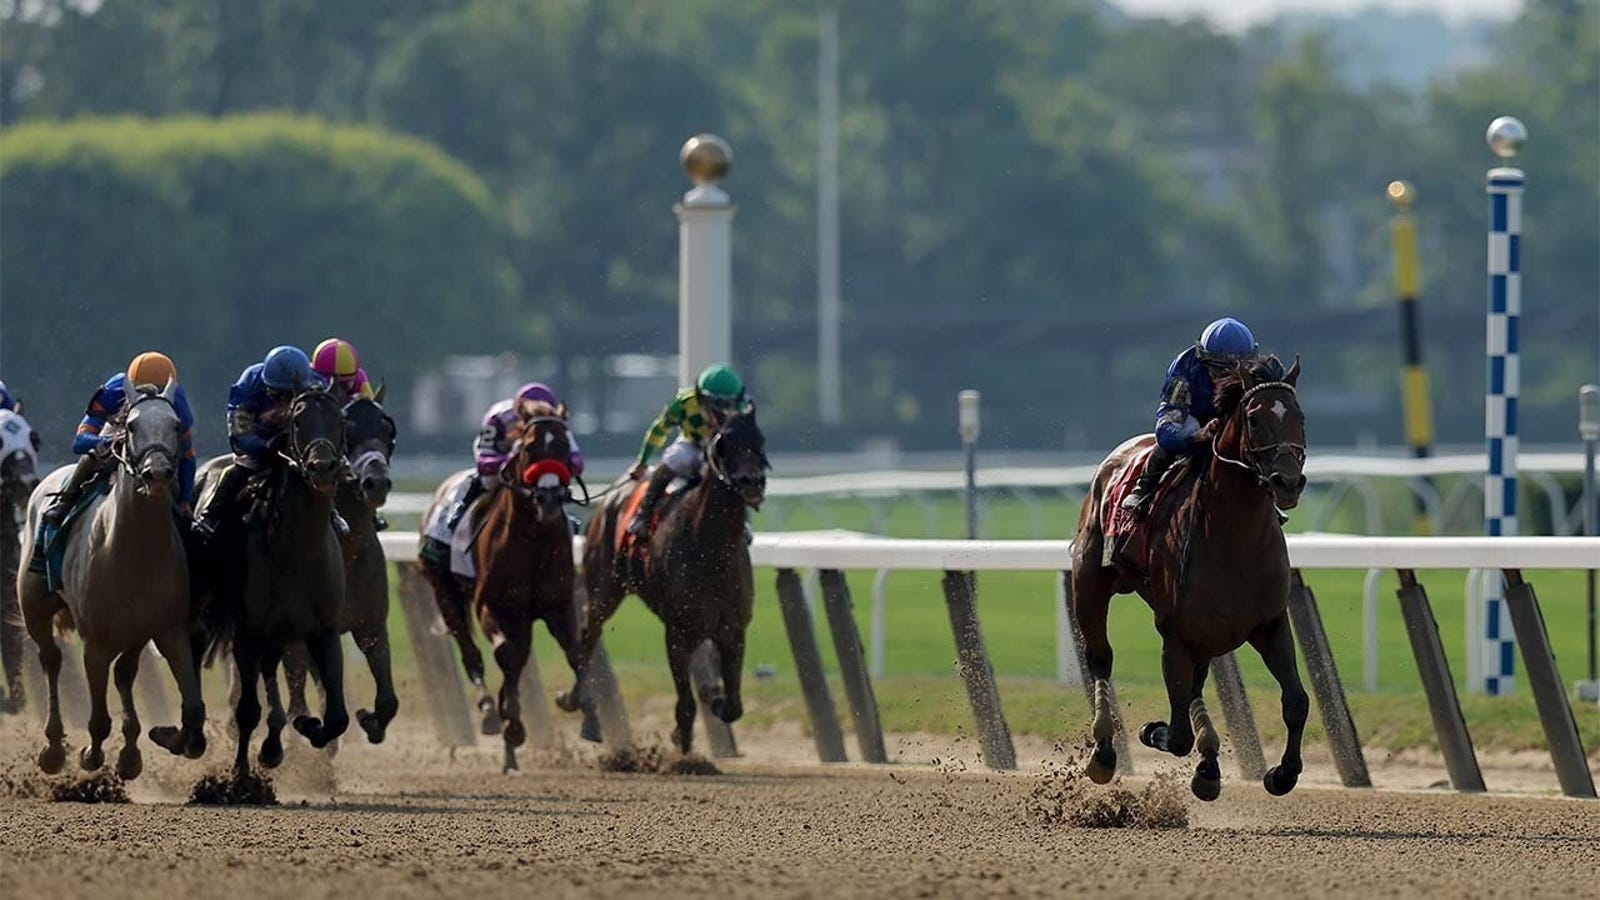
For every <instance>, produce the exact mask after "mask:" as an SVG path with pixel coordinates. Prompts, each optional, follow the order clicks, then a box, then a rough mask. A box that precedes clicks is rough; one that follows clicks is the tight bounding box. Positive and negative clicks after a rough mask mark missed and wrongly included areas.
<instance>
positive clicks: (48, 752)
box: [39, 744, 67, 775]
mask: <svg viewBox="0 0 1600 900" xmlns="http://www.w3.org/2000/svg"><path fill="white" fill-rule="evenodd" d="M66 764H67V748H66V747H64V746H62V745H61V744H51V745H50V746H48V747H46V748H44V749H43V750H41V751H39V771H41V772H43V773H45V774H46V775H56V774H59V773H60V772H61V769H62V768H63V767H64V766H66Z"/></svg>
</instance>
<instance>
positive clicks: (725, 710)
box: [711, 697, 744, 725]
mask: <svg viewBox="0 0 1600 900" xmlns="http://www.w3.org/2000/svg"><path fill="white" fill-rule="evenodd" d="M711 714H712V715H713V716H716V717H717V718H719V719H721V720H722V721H723V722H725V723H727V724H729V725H732V724H733V723H734V722H737V721H739V719H740V717H742V716H743V715H744V704H743V703H740V702H739V701H738V700H735V699H733V698H731V697H713V698H711Z"/></svg>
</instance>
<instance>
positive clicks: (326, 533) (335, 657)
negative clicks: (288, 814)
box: [197, 390, 350, 775]
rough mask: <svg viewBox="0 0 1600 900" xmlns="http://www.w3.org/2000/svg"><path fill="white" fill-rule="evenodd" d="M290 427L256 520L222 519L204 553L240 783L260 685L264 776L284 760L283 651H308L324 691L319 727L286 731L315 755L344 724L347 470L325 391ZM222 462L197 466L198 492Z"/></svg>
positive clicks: (213, 639)
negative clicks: (337, 501)
mask: <svg viewBox="0 0 1600 900" xmlns="http://www.w3.org/2000/svg"><path fill="white" fill-rule="evenodd" d="M287 419H288V425H287V428H286V433H285V437H286V438H287V442H286V443H287V450H284V451H280V452H279V462H278V463H277V464H276V465H274V466H272V467H271V468H269V469H268V470H266V471H265V472H263V473H262V475H261V476H260V477H259V478H258V480H257V483H256V488H257V492H256V493H257V496H256V499H255V502H254V504H253V512H252V513H251V514H250V515H249V516H247V517H246V519H245V521H244V522H243V524H242V525H241V524H240V523H239V520H238V519H237V517H232V516H229V517H225V519H224V523H223V524H224V526H225V528H219V529H218V531H217V534H216V535H215V536H214V537H213V538H212V539H211V541H210V544H209V547H208V548H207V550H206V552H205V554H204V557H205V559H204V562H205V572H206V575H205V579H206V589H207V592H208V593H209V602H208V603H206V604H205V606H204V613H203V616H202V619H203V621H204V623H205V631H206V640H207V641H208V644H209V649H208V656H209V657H210V658H215V657H216V655H217V654H218V653H219V652H220V651H222V650H224V649H230V648H231V650H232V653H233V660H234V665H235V667H236V669H237V673H238V682H237V688H238V691H239V696H238V700H237V705H236V706H235V709H234V720H235V722H236V723H237V724H238V727H239V746H238V750H237V753H236V754H235V757H234V772H235V774H237V775H243V774H245V773H247V772H248V771H249V768H250V760H249V756H250V735H251V732H253V731H254V730H255V727H256V725H257V724H258V723H259V722H260V720H261V701H260V698H258V697H257V696H256V682H257V679H260V680H261V682H262V683H263V685H264V687H265V689H266V694H267V702H268V704H269V706H270V708H271V714H270V715H269V716H268V717H267V737H266V740H265V741H263V742H262V745H261V754H260V761H261V764H262V765H263V766H266V767H267V768H272V767H274V766H276V765H277V764H278V763H280V762H282V761H283V742H282V737H281V733H282V731H283V726H284V724H285V723H286V721H287V716H285V715H284V713H283V711H282V710H283V706H282V703H281V701H280V699H279V694H278V677H277V672H278V663H279V661H280V660H281V659H282V656H283V649H284V645H286V644H288V643H290V642H293V641H304V642H305V644H306V649H307V651H308V652H309V653H310V656H311V661H312V663H313V665H315V666H316V669H317V673H318V675H319V676H320V677H321V681H322V686H323V693H324V707H323V716H322V718H321V719H320V720H319V719H316V718H314V717H312V716H306V715H302V716H297V717H296V718H295V720H294V727H295V730H296V731H298V732H300V733H301V734H302V735H304V736H305V737H306V740H308V741H309V742H310V743H311V746H313V747H316V748H318V749H321V748H322V747H325V746H327V745H328V744H329V743H330V742H331V741H333V740H334V739H335V738H337V737H338V736H339V735H341V734H343V733H344V731H345V729H346V728H347V727H349V724H350V717H349V714H348V713H347V712H346V710H345V698H344V656H343V654H342V653H341V651H340V647H339V614H340V612H341V610H342V609H343V607H344V596H345V575H344V559H343V554H342V551H341V549H340V547H339V540H338V537H337V535H336V534H335V533H334V529H333V524H332V521H333V505H334V494H335V493H336V492H337V491H338V488H339V482H340V481H341V480H342V478H343V477H344V473H345V469H346V463H345V458H344V444H345V441H344V429H345V424H344V412H343V410H342V409H341V408H340V406H339V402H338V401H337V400H335V399H334V398H333V397H332V396H330V395H329V394H326V393H324V392H322V391H320V390H310V391H304V392H302V393H300V394H298V395H296V396H295V397H294V399H293V400H292V401H290V404H289V408H288V415H287ZM231 462H232V457H228V456H222V457H218V458H216V459H213V460H210V461H209V462H207V463H206V464H205V465H204V466H202V467H201V470H200V474H199V476H198V478H197V481H198V482H199V484H200V487H198V488H197V492H201V493H203V492H204V490H205V489H206V486H208V485H209V484H211V483H212V482H213V481H215V480H216V478H217V477H219V476H220V474H221V472H222V469H223V468H224V467H225V466H227V465H229V464H230V463H231ZM230 520H231V521H230ZM236 573H242V578H241V577H239V576H238V574H236Z"/></svg>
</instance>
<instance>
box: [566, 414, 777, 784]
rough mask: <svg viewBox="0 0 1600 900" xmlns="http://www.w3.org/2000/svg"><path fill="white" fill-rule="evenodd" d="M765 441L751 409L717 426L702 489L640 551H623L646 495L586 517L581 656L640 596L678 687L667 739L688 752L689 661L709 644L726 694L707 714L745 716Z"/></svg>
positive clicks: (669, 510)
mask: <svg viewBox="0 0 1600 900" xmlns="http://www.w3.org/2000/svg"><path fill="white" fill-rule="evenodd" d="M769 468H771V467H770V465H769V464H768V463H767V454H766V438H765V437H763V436H762V434H761V427H760V426H759V425H758V424H756V415H755V408H754V407H751V408H750V409H749V411H747V412H742V413H735V414H733V415H731V416H729V417H728V418H727V419H725V420H723V421H722V422H720V423H718V428H717V432H716V434H715V435H714V436H713V437H712V438H711V442H710V446H709V447H708V449H707V453H706V464H705V472H704V474H703V475H702V476H701V478H700V481H699V483H698V484H697V485H696V486H695V487H693V488H691V489H689V490H688V491H687V492H686V496H683V497H681V498H679V499H678V501H677V502H676V503H675V504H674V505H671V506H668V505H667V504H666V503H663V504H662V506H660V507H658V509H661V510H664V511H663V512H661V513H660V516H661V519H660V524H659V526H658V527H657V528H656V529H655V531H654V532H653V533H652V534H651V536H650V538H649V540H648V543H647V544H646V545H645V546H643V547H641V548H639V552H627V553H623V552H619V547H621V546H624V544H623V538H622V535H623V533H624V530H625V529H626V526H627V522H628V518H629V517H630V516H631V514H632V512H631V510H632V509H633V508H634V503H635V502H636V501H635V500H634V498H635V496H636V495H637V494H638V492H639V491H642V490H644V487H645V486H644V485H643V484H640V485H638V486H636V487H635V488H634V489H633V490H631V491H628V490H618V491H613V492H612V494H611V495H610V496H609V497H607V498H606V501H605V503H604V505H603V506H602V507H601V508H600V510H599V511H598V512H596V514H595V515H594V517H593V518H591V519H590V520H589V530H588V539H587V541H586V543H585V546H584V551H583V577H584V581H585V584H586V586H587V588H588V591H589V606H588V614H587V616H586V617H585V620H584V629H583V658H584V659H585V660H587V659H588V658H589V654H590V653H592V652H593V651H594V646H595V643H596V642H597V641H598V640H599V639H600V633H601V630H602V629H604V628H605V623H606V620H607V619H609V618H611V615H612V613H615V612H616V611H617V607H618V606H619V605H620V604H621V603H622V600H623V598H624V597H626V596H627V595H628V594H638V595H639V597H640V599H642V600H644V602H645V605H646V606H648V607H650V610H651V611H652V612H654V613H655V614H656V616H657V617H658V618H660V619H661V622H662V624H663V625H665V626H666V637H667V663H668V665H670V666H671V668H672V682H673V686H674V687H675V688H676V689H677V694H678V704H677V708H676V710H675V717H676V721H677V727H676V728H674V729H673V732H672V740H673V742H674V743H675V744H677V745H678V749H680V750H681V751H683V752H684V753H688V752H689V746H690V744H691V743H692V741H693V738H694V716H695V711H696V707H695V697H694V689H693V686H692V685H691V683H690V678H689V669H690V660H691V659H692V658H693V657H694V653H695V651H696V650H697V649H699V647H700V645H701V644H703V643H705V642H706V641H710V642H711V643H712V645H713V646H715V647H716V649H717V654H718V655H719V656H720V658H721V663H722V692H721V694H720V695H718V696H716V697H714V698H713V699H712V701H711V712H712V714H713V715H715V716H716V717H717V718H719V719H721V720H722V721H724V722H729V723H732V722H735V721H737V720H738V719H739V717H740V716H742V715H743V714H744V704H743V701H742V699H741V698H740V677H741V673H742V671H743V668H744V640H745V629H746V628H748V627H749V625H750V615H751V604H752V602H753V600H754V597H755V586H754V579H753V577H752V575H751V571H750V549H749V547H747V546H746V544H745V510H746V509H747V508H749V509H758V508H760V506H761V502H762V500H763V499H765V497H766V492H767V474H766V473H767V470H768V469H769Z"/></svg>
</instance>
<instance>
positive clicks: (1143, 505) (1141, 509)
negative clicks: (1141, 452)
mask: <svg viewBox="0 0 1600 900" xmlns="http://www.w3.org/2000/svg"><path fill="white" fill-rule="evenodd" d="M1177 461H1178V454H1176V453H1173V452H1172V451H1171V450H1168V449H1167V448H1165V447H1163V446H1161V445H1160V444H1157V445H1156V446H1155V449H1154V450H1152V451H1150V458H1149V459H1148V460H1146V461H1145V464H1144V471H1143V472H1140V473H1139V480H1138V481H1136V482H1134V485H1133V490H1131V491H1129V492H1128V496H1127V497H1125V498H1123V500H1122V508H1123V509H1125V510H1127V511H1128V512H1130V513H1133V514H1134V515H1135V516H1136V517H1138V518H1144V515H1145V513H1146V512H1147V511H1148V509H1147V507H1148V506H1149V505H1150V498H1151V497H1153V496H1155V493H1156V487H1157V486H1158V485H1160V484H1161V476H1162V475H1165V474H1166V472H1167V470H1168V469H1170V468H1172V464H1173V463H1175V462H1177Z"/></svg>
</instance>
